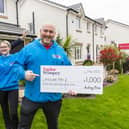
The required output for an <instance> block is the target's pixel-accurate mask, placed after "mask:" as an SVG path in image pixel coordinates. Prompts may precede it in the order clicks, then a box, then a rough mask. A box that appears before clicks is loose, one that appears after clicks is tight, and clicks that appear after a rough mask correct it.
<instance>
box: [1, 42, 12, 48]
mask: <svg viewBox="0 0 129 129" xmlns="http://www.w3.org/2000/svg"><path fill="white" fill-rule="evenodd" d="M2 43H4V44H7V45H8V47H9V48H11V43H10V42H9V41H7V40H3V41H0V45H1V44H2Z"/></svg>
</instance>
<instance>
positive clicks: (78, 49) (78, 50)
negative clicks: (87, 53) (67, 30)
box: [75, 45, 82, 60]
mask: <svg viewBox="0 0 129 129" xmlns="http://www.w3.org/2000/svg"><path fill="white" fill-rule="evenodd" d="M81 48H82V47H81V45H78V46H76V47H75V60H79V59H81Z"/></svg>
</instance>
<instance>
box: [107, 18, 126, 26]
mask: <svg viewBox="0 0 129 129" xmlns="http://www.w3.org/2000/svg"><path fill="white" fill-rule="evenodd" d="M108 22H112V23H117V24H120V25H122V26H125V27H129V25H128V24H124V23H121V22H118V21H115V20H112V19H108V20H107V21H106V23H108Z"/></svg>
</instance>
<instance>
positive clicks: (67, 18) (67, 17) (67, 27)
mask: <svg viewBox="0 0 129 129" xmlns="http://www.w3.org/2000/svg"><path fill="white" fill-rule="evenodd" d="M68 15H69V10H67V14H66V37H68V35H69V31H68V29H69V25H68V20H69V16H68Z"/></svg>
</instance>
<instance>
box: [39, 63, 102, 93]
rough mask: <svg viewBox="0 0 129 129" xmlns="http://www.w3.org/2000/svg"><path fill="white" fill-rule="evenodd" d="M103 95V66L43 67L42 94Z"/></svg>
mask: <svg viewBox="0 0 129 129" xmlns="http://www.w3.org/2000/svg"><path fill="white" fill-rule="evenodd" d="M70 90H73V91H75V92H77V93H78V94H102V93H103V66H50V65H49V66H41V87H40V91H41V92H54V93H68V91H70Z"/></svg>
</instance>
